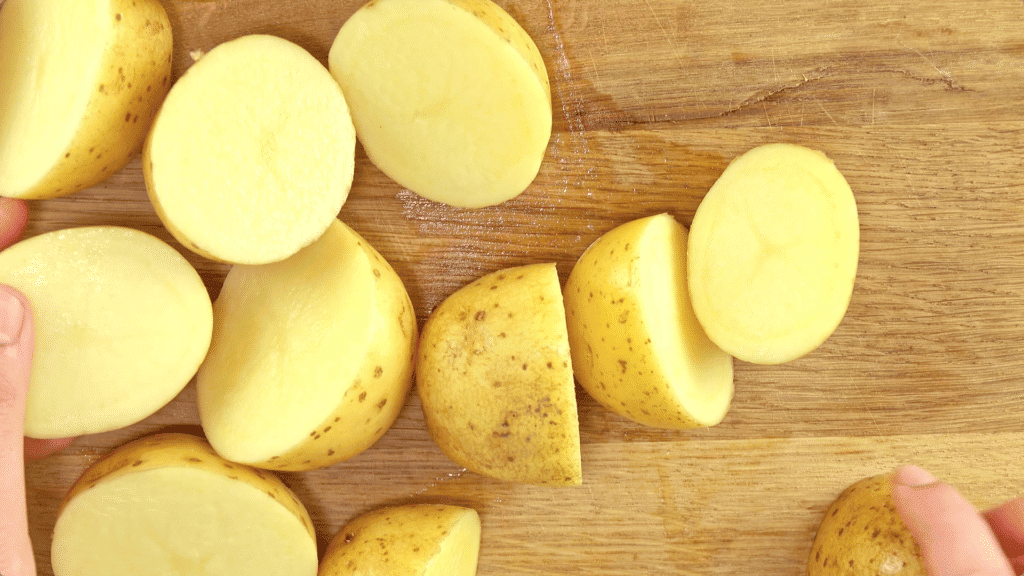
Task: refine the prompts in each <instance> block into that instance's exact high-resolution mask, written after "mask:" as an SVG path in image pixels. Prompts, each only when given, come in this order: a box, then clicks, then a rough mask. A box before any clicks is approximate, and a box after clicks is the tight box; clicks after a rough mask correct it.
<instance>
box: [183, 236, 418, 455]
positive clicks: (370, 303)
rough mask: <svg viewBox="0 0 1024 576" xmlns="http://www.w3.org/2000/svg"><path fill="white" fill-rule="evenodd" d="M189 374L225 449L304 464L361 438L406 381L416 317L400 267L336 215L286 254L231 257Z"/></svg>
mask: <svg viewBox="0 0 1024 576" xmlns="http://www.w3.org/2000/svg"><path fill="white" fill-rule="evenodd" d="M213 334H214V335H213V344H212V345H211V346H210V352H209V354H208V356H207V358H206V361H205V362H204V363H203V365H202V366H201V367H200V369H199V373H198V374H197V376H196V382H197V391H198V396H199V415H200V419H201V421H202V425H203V429H204V430H205V431H206V436H207V438H208V439H209V440H210V443H211V444H212V445H213V447H214V448H215V449H216V450H217V452H218V453H219V454H221V455H222V456H224V457H225V458H227V459H229V460H232V461H235V462H241V463H245V464H250V465H253V466H258V467H261V468H270V469H274V470H310V469H313V468H320V467H323V466H328V465H330V464H333V463H335V462H339V461H341V460H345V459H347V458H351V457H352V456H355V455H356V454H358V453H360V452H362V451H363V450H366V449H367V448H369V447H370V446H371V445H372V444H373V443H374V442H376V441H377V439H379V438H380V437H381V436H382V435H383V434H384V432H385V431H387V429H388V428H389V427H390V426H391V424H392V423H393V422H394V421H395V418H397V417H398V413H399V411H401V409H402V405H403V404H404V403H405V398H406V395H407V394H408V392H409V388H410V387H411V385H412V373H413V360H414V355H415V350H416V340H417V331H416V316H415V313H414V311H413V308H412V302H411V301H410V300H409V295H408V293H407V292H406V291H405V286H404V285H403V284H402V280H401V279H400V278H399V277H398V274H396V273H395V271H394V270H393V269H392V268H391V266H390V265H389V264H388V263H387V262H386V261H385V260H384V258H382V257H381V256H380V254H379V253H378V252H377V251H376V250H374V249H373V247H372V246H370V244H369V243H367V242H366V240H364V239H363V238H361V237H360V236H359V235H358V234H356V232H355V231H353V230H352V229H351V228H349V227H348V226H346V225H345V224H343V223H341V222H340V221H338V220H335V221H334V224H332V226H331V227H330V228H328V229H327V232H326V233H325V234H324V235H323V236H322V237H320V239H319V240H317V241H316V242H314V243H313V244H312V245H311V246H308V247H306V248H304V249H302V250H301V251H299V253H298V254H296V255H294V256H292V257H291V258H288V259H287V260H284V261H281V262H277V263H274V264H267V265H263V266H241V265H239V266H234V267H232V268H231V271H230V272H228V275H227V278H226V279H225V280H224V286H223V288H222V289H221V292H220V296H219V297H218V298H217V301H216V302H215V303H214V333H213Z"/></svg>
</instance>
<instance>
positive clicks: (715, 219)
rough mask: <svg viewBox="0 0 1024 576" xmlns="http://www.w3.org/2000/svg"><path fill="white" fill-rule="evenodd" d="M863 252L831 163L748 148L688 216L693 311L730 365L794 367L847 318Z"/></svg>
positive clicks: (789, 151)
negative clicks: (786, 364)
mask: <svg viewBox="0 0 1024 576" xmlns="http://www.w3.org/2000/svg"><path fill="white" fill-rule="evenodd" d="M859 243H860V228H859V224H858V218H857V205H856V202H855V201H854V196H853V192H852V191H851V190H850V186H849V184H847V182H846V179H845V178H843V175H842V174H840V173H839V170H837V169H836V167H835V165H834V164H833V163H832V161H831V160H829V159H828V158H827V157H826V156H825V155H824V154H822V153H821V152H818V151H815V150H810V149H808V148H804V147H802V146H796V145H793V144H768V145H765V146H760V147H758V148H754V149H753V150H751V151H749V152H747V153H746V154H743V155H742V156H740V157H739V158H737V159H736V160H735V161H733V163H732V164H730V165H729V167H728V168H726V169H725V171H724V172H723V173H722V176H721V177H720V178H719V179H718V181H716V182H715V184H714V186H712V187H711V190H710V191H708V193H707V195H706V196H705V197H704V199H703V200H702V201H701V203H700V206H698V208H697V212H696V213H695V214H694V217H693V224H692V226H691V227H690V244H689V248H688V253H687V257H688V263H689V270H688V276H689V288H690V296H691V299H692V301H693V309H694V312H695V313H696V315H697V318H698V320H700V323H701V325H703V326H704V330H705V331H706V332H707V335H708V336H709V337H710V338H711V340H712V341H713V342H715V344H717V345H718V346H719V347H721V348H722V349H723V350H725V351H726V352H728V353H729V354H731V355H733V356H735V357H736V358H739V359H741V360H745V361H747V362H755V363H759V364H779V363H782V362H788V361H790V360H794V359H796V358H799V357H801V356H803V355H805V354H807V353H808V352H810V351H812V350H814V349H815V348H817V347H818V346H819V345H821V343H822V342H824V341H825V340H826V339H827V338H828V337H829V336H830V335H831V334H832V332H833V331H835V329H836V327H837V326H838V325H839V323H840V321H842V319H843V316H844V315H845V314H846V309H847V306H848V305H849V303H850V298H851V296H852V293H853V284H854V279H855V276H856V273H857V257H858V253H859Z"/></svg>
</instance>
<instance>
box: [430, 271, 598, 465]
mask: <svg viewBox="0 0 1024 576" xmlns="http://www.w3.org/2000/svg"><path fill="white" fill-rule="evenodd" d="M560 288H561V286H560V283H559V280H558V272H557V271H556V269H555V265H554V264H534V265H529V266H521V267H518V268H510V269H507V270H502V271H499V272H494V273H492V274H488V275H486V276H484V277H483V278H480V279H479V280H477V281H475V282H473V283H471V284H469V285H467V286H465V287H463V288H461V289H459V290H458V291H457V292H455V293H454V294H452V295H451V296H449V297H448V298H447V299H446V300H445V301H444V302H442V303H441V305H440V306H438V307H437V308H436V309H435V310H434V312H433V313H432V314H431V315H430V318H428V319H427V322H426V324H425V325H424V327H423V333H422V340H421V343H420V349H419V350H420V351H419V360H418V364H417V369H416V388H417V390H418V392H419V396H420V399H421V401H422V404H423V413H424V415H425V417H426V421H427V428H428V429H429V430H430V434H431V436H432V437H433V438H434V441H435V442H436V443H437V445H438V446H439V447H440V448H441V450H442V451H444V452H445V454H447V455H448V457H450V458H451V459H452V460H453V461H455V462H456V463H458V464H460V465H462V466H465V467H466V468H467V469H469V470H471V471H473V472H477V473H480V474H484V475H487V476H491V477H493V478H498V479H500V480H510V481H514V482H526V483H531V484H551V485H576V484H580V483H581V482H582V471H581V466H580V438H579V420H578V417H577V412H576V390H575V384H574V382H573V378H572V365H571V358H570V356H569V339H568V335H567V334H566V328H565V309H564V308H563V306H562V291H561V289H560Z"/></svg>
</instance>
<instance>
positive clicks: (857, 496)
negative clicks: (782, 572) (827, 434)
mask: <svg viewBox="0 0 1024 576" xmlns="http://www.w3.org/2000/svg"><path fill="white" fill-rule="evenodd" d="M891 490H892V475H891V474H883V475H880V476H872V477H869V478H864V479H863V480H860V481H858V482H855V483H854V484H853V485H851V486H850V487H849V488H847V489H846V490H844V491H843V493H842V494H840V495H839V497H838V498H836V501H835V502H833V503H832V505H831V506H829V507H828V510H826V511H825V517H824V519H823V520H822V521H821V525H820V526H819V527H818V534H817V536H815V538H814V544H813V545H812V546H811V554H810V558H808V560H807V576H834V575H836V574H847V575H849V576H926V572H925V570H924V565H923V564H922V562H921V551H920V549H919V548H918V546H917V542H915V541H914V537H913V536H912V535H911V534H910V531H909V530H908V529H907V526H906V524H904V523H903V519H902V518H900V516H899V513H898V512H896V507H895V506H894V505H893V503H892V492H891Z"/></svg>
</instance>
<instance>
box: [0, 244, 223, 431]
mask: <svg viewBox="0 0 1024 576" xmlns="http://www.w3.org/2000/svg"><path fill="white" fill-rule="evenodd" d="M0 282H2V283H4V284H8V285H10V286H13V287H15V288H17V289H18V290H21V291H22V292H23V293H24V294H25V295H26V296H28V298H29V300H30V301H31V303H32V314H33V317H34V319H35V353H34V354H33V357H32V378H31V383H30V385H29V391H28V407H27V414H26V417H25V434H26V435H27V436H31V437H33V438H64V437H69V436H78V435H81V434H92V433H97V432H105V431H108V430H114V429H117V428H122V427H125V426H128V425H131V424H134V423H136V422H138V421H140V420H142V419H144V418H146V417H148V416H149V415H151V414H153V413H154V412H156V411H157V410H159V409H160V408H161V407H163V406H164V405H165V404H167V403H168V402H169V401H170V400H171V399H173V398H174V397H175V396H176V395H177V394H178V393H179V392H181V390H182V389H183V388H184V387H185V385H186V384H188V382H189V380H191V379H192V376H193V375H194V374H195V373H196V370H197V369H198V368H199V364H200V363H201V362H202V361H203V357H204V356H205V355H206V351H207V349H208V348H209V345H210V335H211V333H212V330H213V313H212V307H211V304H210V295H209V293H208V292H207V291H206V286H204V285H203V282H202V280H201V279H200V278H199V274H197V273H196V271H195V269H194V268H193V267H192V265H191V264H189V263H188V261H187V260H185V259H184V258H183V257H182V256H181V254H179V253H178V252H177V251H175V250H174V249H173V248H171V247H170V246H168V245H167V244H165V243H164V242H163V241H161V240H159V239H157V238H155V237H153V236H150V235H149V234H145V233H143V232H139V231H137V230H132V229H129V228H119V227H114V226H95V227H85V228H72V229H69V230H58V231H54V232H49V233H46V234H42V235H40V236H35V237H33V238H29V239H27V240H23V241H21V242H19V243H18V244H15V245H14V246H11V247H10V248H8V249H6V250H4V251H3V252H0Z"/></svg>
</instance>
